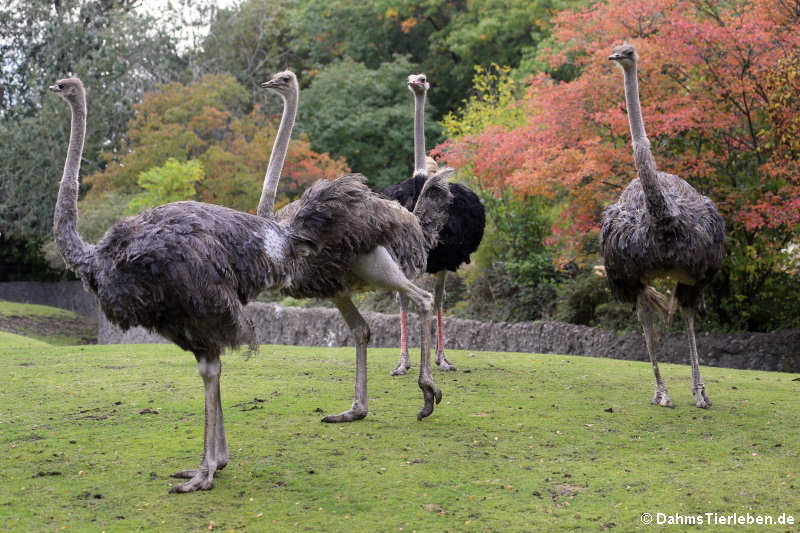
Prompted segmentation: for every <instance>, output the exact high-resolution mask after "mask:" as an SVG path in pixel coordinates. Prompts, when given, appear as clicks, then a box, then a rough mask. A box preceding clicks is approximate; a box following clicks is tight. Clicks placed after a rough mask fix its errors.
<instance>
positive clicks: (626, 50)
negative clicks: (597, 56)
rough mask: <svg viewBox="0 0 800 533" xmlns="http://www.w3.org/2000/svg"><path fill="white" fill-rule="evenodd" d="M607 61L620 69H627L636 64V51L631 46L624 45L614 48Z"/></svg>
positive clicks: (637, 57)
mask: <svg viewBox="0 0 800 533" xmlns="http://www.w3.org/2000/svg"><path fill="white" fill-rule="evenodd" d="M608 59H609V61H616V62H617V64H618V65H619V66H620V67H622V68H629V67H632V66H634V65H635V64H636V62H637V61H638V60H639V56H638V55H636V49H635V48H634V47H633V45H632V44H628V43H625V44H621V45H619V46H615V47H614V49H613V50H611V55H610V56H608Z"/></svg>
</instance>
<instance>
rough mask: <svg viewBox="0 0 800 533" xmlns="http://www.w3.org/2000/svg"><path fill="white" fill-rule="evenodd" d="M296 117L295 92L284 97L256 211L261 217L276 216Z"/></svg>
mask: <svg viewBox="0 0 800 533" xmlns="http://www.w3.org/2000/svg"><path fill="white" fill-rule="evenodd" d="M296 116H297V93H296V92H293V93H290V94H289V95H288V96H284V97H283V114H282V115H281V123H280V126H278V133H277V135H275V143H274V144H273V145H272V154H271V155H270V158H269V165H268V166H267V174H266V175H265V176H264V187H263V189H261V199H260V200H259V201H258V211H256V214H257V215H258V216H260V217H271V216H274V215H275V196H276V195H277V194H278V182H279V181H280V179H281V171H282V170H283V163H284V161H286V152H287V150H288V149H289V140H290V139H291V137H292V128H294V121H295V117H296Z"/></svg>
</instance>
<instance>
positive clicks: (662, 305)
mask: <svg viewBox="0 0 800 533" xmlns="http://www.w3.org/2000/svg"><path fill="white" fill-rule="evenodd" d="M675 293H676V291H674V290H673V291H672V294H671V296H670V297H667V296H665V295H663V294H661V293H660V292H658V291H657V290H656V289H655V288H654V287H651V286H648V287H647V288H646V289H645V290H644V296H645V302H646V303H647V305H648V307H649V308H650V309H652V310H653V311H655V312H657V313H658V314H659V316H660V317H661V319H662V320H663V321H664V324H665V325H666V326H667V327H669V325H670V323H671V322H672V315H674V314H675V311H676V310H677V309H678V300H677V299H676V298H675Z"/></svg>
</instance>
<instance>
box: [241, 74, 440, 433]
mask: <svg viewBox="0 0 800 533" xmlns="http://www.w3.org/2000/svg"><path fill="white" fill-rule="evenodd" d="M261 87H263V88H266V89H271V90H272V91H274V92H276V93H277V94H278V95H279V96H281V98H282V99H283V113H282V115H281V122H280V125H279V126H278V132H277V134H276V136H275V142H274V144H273V146H272V153H271V155H270V159H269V164H268V165H267V174H266V176H265V178H264V186H263V188H262V191H261V198H260V199H259V202H258V210H257V212H256V214H257V215H258V216H260V217H271V216H274V217H275V218H276V219H277V220H278V222H279V223H280V224H286V223H291V221H292V220H293V218H294V216H295V212H296V210H297V209H298V207H299V206H300V205H301V201H295V202H292V203H290V204H288V205H286V206H284V207H283V208H281V209H280V210H278V212H277V213H275V214H274V215H273V214H272V213H273V210H274V207H275V197H276V195H277V187H278V182H279V181H280V176H281V171H282V170H283V164H284V161H285V159H286V152H287V150H288V147H289V139H290V137H291V133H292V128H293V127H294V121H295V117H296V115H297V106H298V98H299V86H298V84H297V77H296V76H295V74H294V73H293V72H291V71H288V70H287V71H283V72H278V73H277V74H274V75H273V76H272V78H271V79H270V80H269V81H267V82H264V83H262V84H261ZM451 173H452V169H449V168H448V169H443V170H442V171H441V172H438V173H436V174H435V175H434V176H433V177H432V178H431V179H430V180H427V182H424V183H423V187H422V189H423V194H425V195H427V194H430V193H429V192H428V191H430V190H431V187H432V185H433V184H438V185H437V186H440V187H442V188H443V189H444V190H440V191H439V192H438V194H441V195H442V198H443V200H441V201H439V203H436V204H434V205H433V206H432V208H428V211H429V212H428V213H426V212H425V211H424V209H425V202H418V203H417V204H416V206H414V207H413V211H412V212H413V213H414V214H415V215H417V216H418V217H419V220H420V223H421V224H422V225H423V226H426V225H431V223H435V225H436V230H435V231H430V232H427V233H428V234H429V235H431V236H435V235H436V234H438V233H439V231H440V230H441V226H442V225H443V224H444V223H445V221H446V217H447V216H448V210H447V208H446V205H445V201H446V202H449V201H450V198H451V197H450V193H449V192H447V190H446V189H447V181H446V178H447V176H449V175H450V174H451ZM370 200H371V201H373V202H375V204H374V207H373V208H375V209H389V210H400V211H405V212H406V213H407V212H408V211H406V210H405V209H402V208H401V207H400V206H398V205H397V203H396V202H393V201H389V200H385V199H382V198H380V197H378V196H377V195H373V196H371V198H370ZM410 210H411V209H409V211H410ZM404 218H407V217H404ZM408 221H409V222H408V224H409V226H408V227H407V228H404V229H403V231H407V230H410V229H411V228H412V226H413V223H412V222H411V219H408ZM399 244H400V243H395V244H394V245H393V246H392V247H391V252H392V255H393V257H399V258H400V259H403V258H405V257H406V256H408V257H415V256H416V254H418V253H419V251H420V247H419V245H418V244H411V245H410V246H405V247H404V246H399ZM433 246H435V241H433V240H428V241H427V242H426V243H425V244H424V251H425V252H427V251H429V250H430V249H431V248H433ZM423 261H424V259H423ZM423 268H424V263H421V264H420V263H419V262H415V263H414V265H413V266H412V267H411V268H406V269H404V272H405V274H406V275H408V276H416V275H418V274H420V273H421V271H422V270H423ZM372 285H373V286H374V285H375V284H372ZM351 288H352V289H354V290H362V289H369V288H370V286H368V285H364V284H363V283H356V284H355V285H353V287H351ZM285 292H286V293H287V294H289V295H291V296H295V297H304V296H320V295H319V294H310V293H309V294H298V293H293V292H291V291H285ZM399 293H400V294H401V295H403V297H404V298H407V299H411V300H412V301H414V303H416V304H418V305H420V308H419V311H420V318H421V320H420V323H421V324H422V328H423V331H422V335H423V336H425V341H424V345H425V346H430V340H429V338H430V323H429V317H427V313H428V312H429V311H428V307H429V304H428V303H426V299H427V298H430V295H429V294H428V293H427V292H425V291H422V290H421V289H419V288H418V287H416V286H415V285H413V284H411V283H409V284H408V286H406V287H404V288H402V289H401V290H400V291H399ZM332 300H333V302H334V304H335V305H336V306H337V308H338V309H339V311H340V312H341V314H342V317H343V318H344V319H345V322H346V324H347V326H348V328H349V329H350V331H351V334H352V336H353V339H354V342H355V344H356V376H362V377H361V378H359V381H358V382H357V385H356V398H357V401H356V403H358V404H362V403H363V412H362V410H360V409H357V411H356V412H358V413H359V416H358V418H361V417H363V415H365V414H366V359H367V344H368V342H369V336H370V332H369V326H368V325H367V323H366V321H365V320H364V318H363V317H362V316H361V314H360V313H359V312H358V310H357V309H356V307H355V306H354V305H353V303H352V301H351V300H350V299H349V297H348V298H347V299H346V301H343V299H342V296H341V295H337V296H336V297H335V298H333V299H332ZM425 323H427V326H425V325H424V324H425ZM425 327H427V328H428V329H427V330H425V329H424V328H425ZM428 350H429V349H428V348H424V349H422V348H421V352H422V355H421V357H420V361H421V363H420V378H419V379H420V387H423V385H422V383H423V382H428V381H431V383H432V377H431V373H430V359H429V355H427V354H428ZM362 382H363V391H359V386H360V385H359V384H361V383H362ZM423 390H425V388H424V387H423ZM359 398H360V400H359ZM437 402H438V400H437ZM356 403H354V406H355V405H356ZM354 409H355V407H354ZM354 416H355V415H354V414H353V413H343V414H342V415H336V416H327V417H325V418H324V419H323V421H324V422H342V421H350V420H352V419H357V418H353V417H354ZM422 416H427V415H422ZM422 416H420V419H421V418H422Z"/></svg>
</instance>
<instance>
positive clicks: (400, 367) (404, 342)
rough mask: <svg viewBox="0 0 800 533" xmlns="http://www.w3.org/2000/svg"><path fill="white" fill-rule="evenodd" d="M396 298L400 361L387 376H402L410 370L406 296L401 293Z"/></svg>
mask: <svg viewBox="0 0 800 533" xmlns="http://www.w3.org/2000/svg"><path fill="white" fill-rule="evenodd" d="M397 296H398V297H399V298H400V361H398V362H397V366H396V367H395V368H394V370H392V371H391V372H389V374H390V375H392V376H404V375H405V374H406V371H407V370H408V369H409V368H411V359H410V358H409V357H408V296H406V295H405V294H403V293H402V292H401V293H399V294H398V295H397Z"/></svg>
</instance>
